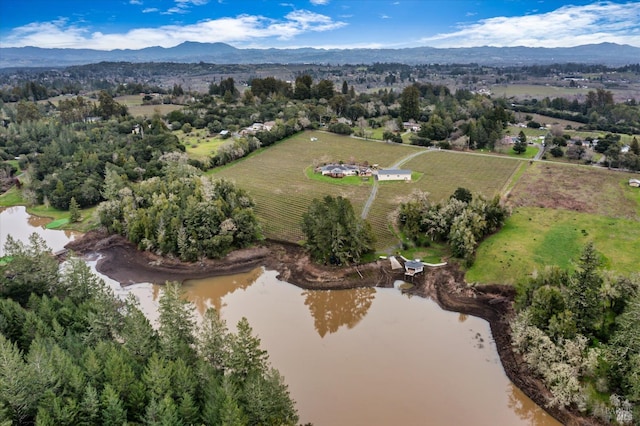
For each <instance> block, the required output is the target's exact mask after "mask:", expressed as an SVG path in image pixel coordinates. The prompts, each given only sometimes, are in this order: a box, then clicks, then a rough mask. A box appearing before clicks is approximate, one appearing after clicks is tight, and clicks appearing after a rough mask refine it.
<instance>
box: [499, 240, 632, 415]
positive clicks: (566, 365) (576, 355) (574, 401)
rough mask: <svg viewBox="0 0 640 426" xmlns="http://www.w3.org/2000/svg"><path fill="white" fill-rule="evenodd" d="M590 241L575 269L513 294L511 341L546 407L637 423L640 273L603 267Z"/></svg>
mask: <svg viewBox="0 0 640 426" xmlns="http://www.w3.org/2000/svg"><path fill="white" fill-rule="evenodd" d="M601 265H602V258H601V256H600V255H599V253H598V252H597V251H596V250H595V247H594V245H593V243H589V244H587V245H586V247H585V248H584V250H583V252H582V254H581V256H580V259H579V260H578V261H577V263H576V267H575V270H574V271H566V270H561V269H559V268H557V267H552V268H547V269H545V270H544V271H542V272H539V273H538V274H537V276H535V277H534V278H531V279H530V280H529V281H528V282H527V283H525V284H523V285H521V286H520V288H519V289H518V303H517V307H518V309H519V313H518V316H517V318H516V319H515V320H514V322H513V324H512V331H513V342H514V347H515V349H516V351H518V352H520V353H521V354H522V355H523V356H524V359H525V360H526V361H527V363H528V364H529V365H530V367H531V368H532V369H533V371H534V372H536V374H538V375H539V376H540V377H541V378H542V379H543V380H544V381H545V383H546V385H547V387H548V388H549V389H550V390H551V392H552V394H553V398H552V400H551V404H553V405H558V406H572V407H574V408H577V409H578V410H580V411H582V412H583V413H585V414H587V415H592V416H594V417H598V418H599V419H600V420H602V421H605V422H606V423H609V422H611V423H617V424H635V422H637V419H638V418H640V328H639V327H638V318H640V291H639V290H640V275H638V274H635V275H632V276H619V275H616V274H615V273H613V272H609V271H603V270H602V269H601Z"/></svg>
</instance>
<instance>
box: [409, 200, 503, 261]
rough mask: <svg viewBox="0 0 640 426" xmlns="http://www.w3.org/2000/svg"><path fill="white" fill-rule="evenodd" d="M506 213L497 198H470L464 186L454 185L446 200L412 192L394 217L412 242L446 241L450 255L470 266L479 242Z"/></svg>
mask: <svg viewBox="0 0 640 426" xmlns="http://www.w3.org/2000/svg"><path fill="white" fill-rule="evenodd" d="M508 215H509V211H508V209H507V208H506V207H504V206H502V205H501V204H500V199H499V197H497V196H496V197H494V198H493V199H492V200H487V199H485V198H483V197H482V196H476V197H473V196H472V194H471V193H470V192H469V191H468V190H466V189H465V188H458V189H457V190H456V191H455V192H454V194H453V195H452V196H451V197H450V198H449V199H448V200H447V201H446V202H443V203H438V204H433V203H432V202H431V201H430V200H429V196H428V194H426V193H424V192H420V191H415V192H413V193H412V194H411V195H410V197H409V199H408V200H407V201H405V202H403V203H401V204H400V206H399V207H398V213H397V218H398V227H399V228H400V230H401V231H402V232H403V234H404V235H405V236H406V237H407V238H409V239H410V240H411V241H413V242H414V243H415V244H417V245H421V246H428V245H429V242H430V241H444V242H447V243H448V244H449V246H450V247H451V252H452V254H453V255H454V256H456V257H459V258H461V259H464V261H465V262H466V264H467V265H471V264H472V263H473V260H474V255H475V251H476V248H477V246H478V244H479V243H480V241H481V240H482V239H483V238H484V237H485V236H487V235H489V234H491V233H493V232H496V231H497V230H499V229H500V228H501V227H502V225H503V223H504V221H505V220H506V218H507V217H508Z"/></svg>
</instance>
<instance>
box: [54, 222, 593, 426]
mask: <svg viewBox="0 0 640 426" xmlns="http://www.w3.org/2000/svg"><path fill="white" fill-rule="evenodd" d="M67 248H68V249H69V250H71V251H73V252H75V253H77V254H88V253H99V254H100V255H101V260H100V261H99V262H98V264H97V270H98V271H99V272H101V273H103V274H105V275H107V276H109V277H110V278H112V279H115V280H116V281H119V282H121V283H124V284H125V285H126V284H128V283H133V282H165V281H168V280H169V281H182V280H185V279H190V278H201V277H207V276H215V275H230V274H235V273H240V272H246V271H249V270H251V269H253V268H256V267H259V266H264V267H265V268H266V269H270V270H275V271H277V272H278V273H279V275H278V278H279V279H281V280H283V281H286V282H289V283H291V284H294V285H297V286H298V287H301V288H304V289H315V290H329V289H348V288H360V287H393V284H394V282H395V281H397V280H402V279H404V275H403V272H402V270H401V271H399V272H398V271H397V270H396V271H393V270H392V269H391V265H390V263H389V261H388V260H386V259H385V260H378V261H376V262H371V263H368V264H365V265H358V266H350V267H344V268H335V267H326V266H322V265H317V264H315V263H313V262H311V260H310V258H309V256H308V255H307V254H306V253H305V252H304V250H302V248H301V247H300V246H297V245H293V244H283V243H277V242H265V243H264V244H263V245H261V246H258V247H254V248H250V249H244V250H238V251H235V252H232V253H230V254H229V255H228V256H226V257H225V258H223V259H219V260H203V261H202V262H196V263H184V262H180V261H178V260H176V259H169V258H165V257H159V256H156V255H153V254H151V253H148V252H140V251H138V250H137V249H136V247H135V246H134V245H133V244H131V243H129V242H128V241H126V240H125V239H124V238H123V237H120V236H107V235H106V234H104V233H100V232H93V231H92V232H89V233H87V234H85V236H83V237H82V238H80V239H78V240H75V241H72V242H71V243H69V244H68V245H67ZM414 284H415V285H414V287H413V288H411V289H409V290H407V292H408V293H410V294H414V295H417V296H421V297H430V298H432V299H433V300H435V301H436V302H437V303H438V305H440V307H441V308H443V309H445V310H448V311H454V312H460V313H463V314H468V315H473V316H476V317H479V318H483V319H485V320H486V321H488V322H489V324H490V327H491V333H492V335H493V338H494V341H495V343H496V347H497V350H498V354H499V356H500V360H501V361H502V365H503V368H504V370H505V373H506V374H507V377H509V379H510V380H511V381H512V382H513V383H514V384H515V385H516V386H517V387H518V388H520V389H521V390H522V391H523V392H524V393H525V394H526V395H527V396H529V398H531V399H532V400H533V401H534V402H535V403H536V404H538V405H539V406H540V407H542V408H544V409H545V410H547V412H549V414H551V415H552V416H553V417H555V418H556V419H558V420H559V421H560V422H562V423H563V424H565V425H597V424H598V423H596V422H591V421H590V420H588V419H584V418H582V417H581V416H580V415H579V413H577V412H575V411H572V410H567V409H557V408H549V407H547V402H548V401H549V397H550V394H549V392H548V391H547V390H546V388H545V387H544V386H543V385H542V383H541V382H540V381H539V380H537V379H536V378H535V377H534V376H532V374H531V372H530V371H529V370H528V368H527V367H526V364H525V363H524V361H523V360H522V359H521V357H520V356H518V355H517V354H516V353H514V352H513V350H512V347H511V332H510V327H509V320H510V319H511V318H512V317H513V315H514V311H513V299H514V296H515V290H514V288H513V287H511V286H506V285H488V286H482V287H478V288H475V287H469V286H468V285H467V284H466V283H465V282H464V274H463V272H462V271H461V270H460V269H458V267H457V266H455V265H447V266H446V267H441V268H436V269H428V270H427V271H426V273H425V274H423V275H421V276H417V277H415V279H414Z"/></svg>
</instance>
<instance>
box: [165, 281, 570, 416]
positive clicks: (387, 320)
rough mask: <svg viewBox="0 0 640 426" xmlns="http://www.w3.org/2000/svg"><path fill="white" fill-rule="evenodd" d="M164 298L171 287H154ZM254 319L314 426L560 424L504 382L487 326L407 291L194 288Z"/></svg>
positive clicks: (229, 317) (225, 313)
mask: <svg viewBox="0 0 640 426" xmlns="http://www.w3.org/2000/svg"><path fill="white" fill-rule="evenodd" d="M153 288H154V290H153V292H154V299H155V300H156V301H157V298H158V297H159V295H160V292H161V286H153ZM184 289H185V292H186V296H187V298H188V299H189V300H191V301H193V302H194V304H195V307H196V309H197V311H198V313H200V314H202V313H203V312H204V311H205V310H206V309H207V308H208V307H215V308H216V309H217V310H218V311H219V312H220V313H221V315H222V317H223V318H224V319H225V320H226V322H227V324H228V326H229V328H230V329H232V330H234V329H235V324H236V323H237V322H238V321H239V320H240V319H241V318H242V317H246V318H247V319H248V320H249V323H250V324H251V326H252V327H253V329H254V332H255V333H256V334H257V335H258V336H259V337H260V339H261V341H262V346H263V348H264V349H266V350H267V351H268V352H269V356H270V360H271V364H272V365H273V366H274V367H275V368H277V369H278V370H279V371H280V372H281V373H282V374H283V375H284V377H285V380H286V382H287V384H288V385H289V390H290V392H291V395H292V396H293V398H294V399H295V400H296V402H297V407H298V410H299V413H300V420H301V422H302V423H304V422H312V423H313V424H314V425H320V426H322V425H392V424H398V425H400V424H401V425H427V424H428V425H545V426H546V425H558V424H559V423H558V422H556V421H555V420H554V419H553V418H552V417H550V416H549V415H548V414H547V413H546V412H545V411H544V410H542V409H541V408H540V407H538V406H537V405H536V404H534V403H533V402H532V401H531V400H530V399H529V398H528V397H526V396H525V395H524V394H523V393H522V392H521V391H520V390H519V389H517V388H516V387H515V386H513V385H512V384H511V382H510V381H509V380H508V378H507V377H506V376H505V374H504V370H503V369H502V366H501V364H500V360H499V358H498V354H497V351H496V348H495V345H494V343H493V341H492V338H491V334H490V329H489V325H488V323H487V322H486V321H484V320H481V319H478V318H475V317H468V316H465V315H460V314H456V313H451V312H446V311H443V310H442V309H440V308H439V307H438V305H437V304H436V303H435V302H433V301H431V300H428V299H423V298H420V297H413V298H408V297H407V296H405V295H402V294H401V292H400V291H399V290H397V289H373V288H364V289H355V290H340V291H310V290H302V289H300V288H298V287H295V286H293V285H291V284H288V283H286V282H282V281H279V280H278V279H277V278H276V273H275V272H272V271H263V270H262V269H257V270H254V271H252V272H250V273H247V274H240V275H235V276H232V277H215V278H209V279H203V280H193V281H187V282H185V284H184Z"/></svg>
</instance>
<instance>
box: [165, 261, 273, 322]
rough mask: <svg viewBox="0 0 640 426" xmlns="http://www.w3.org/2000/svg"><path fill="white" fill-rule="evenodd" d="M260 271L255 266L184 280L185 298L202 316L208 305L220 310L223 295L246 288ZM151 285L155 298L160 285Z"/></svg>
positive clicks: (261, 270)
mask: <svg viewBox="0 0 640 426" xmlns="http://www.w3.org/2000/svg"><path fill="white" fill-rule="evenodd" d="M262 272H263V269H262V268H256V269H254V270H252V271H249V272H246V273H243V274H236V275H231V276H222V277H210V278H203V279H198V280H186V281H185V282H184V283H183V286H182V287H183V289H184V292H185V296H186V297H187V299H189V300H190V301H191V302H193V303H194V305H195V307H196V310H197V311H198V313H199V314H200V315H201V316H202V315H204V313H205V312H206V310H207V309H208V308H210V307H214V308H215V309H216V311H217V312H221V311H222V308H223V306H225V305H224V303H223V300H222V299H223V298H224V297H225V296H227V295H229V294H232V293H233V292H235V291H237V290H246V289H247V288H248V287H249V286H250V285H252V284H253V283H254V282H256V280H257V279H258V277H260V275H262ZM153 287H154V294H153V298H154V299H155V300H157V299H158V296H159V290H160V286H157V285H156V286H153Z"/></svg>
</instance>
